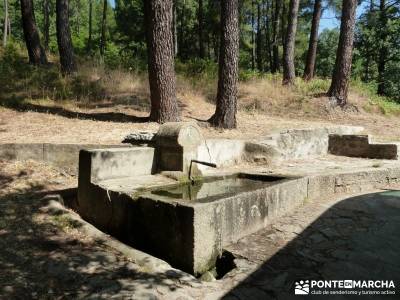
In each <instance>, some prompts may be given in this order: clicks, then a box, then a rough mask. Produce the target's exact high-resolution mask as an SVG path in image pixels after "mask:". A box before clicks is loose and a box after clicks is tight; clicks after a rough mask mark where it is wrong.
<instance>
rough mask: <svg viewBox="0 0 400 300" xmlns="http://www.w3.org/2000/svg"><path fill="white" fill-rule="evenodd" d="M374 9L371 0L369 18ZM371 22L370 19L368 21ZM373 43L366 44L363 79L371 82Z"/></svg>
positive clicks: (371, 0) (372, 0)
mask: <svg viewBox="0 0 400 300" xmlns="http://www.w3.org/2000/svg"><path fill="white" fill-rule="evenodd" d="M373 10H374V0H370V1H369V16H368V19H369V18H370V17H371V15H372V14H373ZM368 22H369V21H368ZM371 50H372V49H371V44H370V42H369V41H368V42H366V45H365V52H366V53H365V61H364V76H363V80H364V81H366V82H369V80H370V76H369V75H370V68H371V60H372V58H373V57H372V53H371V52H372V51H371Z"/></svg>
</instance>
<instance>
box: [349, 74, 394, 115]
mask: <svg viewBox="0 0 400 300" xmlns="http://www.w3.org/2000/svg"><path fill="white" fill-rule="evenodd" d="M351 88H352V89H354V90H355V91H357V93H358V94H360V95H361V96H364V97H365V98H367V99H368V103H366V105H365V106H364V109H366V110H367V111H370V110H372V108H373V107H378V108H379V110H380V112H381V113H383V114H385V115H400V103H398V102H395V101H394V100H393V99H391V98H389V97H382V96H379V95H377V93H376V90H377V84H376V83H375V82H369V83H365V82H362V81H361V80H359V79H358V80H353V81H352V82H351Z"/></svg>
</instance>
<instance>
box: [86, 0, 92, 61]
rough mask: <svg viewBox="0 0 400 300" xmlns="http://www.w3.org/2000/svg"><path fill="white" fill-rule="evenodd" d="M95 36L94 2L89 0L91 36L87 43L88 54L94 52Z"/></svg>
mask: <svg viewBox="0 0 400 300" xmlns="http://www.w3.org/2000/svg"><path fill="white" fill-rule="evenodd" d="M92 35H93V0H89V36H88V41H87V47H86V49H87V53H90V52H92V39H93V37H92Z"/></svg>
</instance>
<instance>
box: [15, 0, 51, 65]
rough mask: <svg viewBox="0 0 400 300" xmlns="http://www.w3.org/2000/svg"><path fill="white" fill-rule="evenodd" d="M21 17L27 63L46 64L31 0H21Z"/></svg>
mask: <svg viewBox="0 0 400 300" xmlns="http://www.w3.org/2000/svg"><path fill="white" fill-rule="evenodd" d="M21 17H22V28H23V30H24V37H25V43H26V48H27V50H28V55H29V63H31V64H35V65H39V64H46V63H47V57H46V53H45V51H44V49H43V47H42V46H41V45H40V37H39V31H38V29H37V26H36V20H35V12H34V10H33V1H32V0H21Z"/></svg>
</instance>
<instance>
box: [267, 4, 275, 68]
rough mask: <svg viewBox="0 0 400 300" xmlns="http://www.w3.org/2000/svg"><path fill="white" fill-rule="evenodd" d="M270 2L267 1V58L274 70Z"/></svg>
mask: <svg viewBox="0 0 400 300" xmlns="http://www.w3.org/2000/svg"><path fill="white" fill-rule="evenodd" d="M270 30H271V29H270V1H269V0H266V1H265V44H266V50H267V58H268V62H269V70H272V68H273V63H274V62H273V59H272V53H271V34H270Z"/></svg>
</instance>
